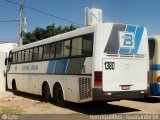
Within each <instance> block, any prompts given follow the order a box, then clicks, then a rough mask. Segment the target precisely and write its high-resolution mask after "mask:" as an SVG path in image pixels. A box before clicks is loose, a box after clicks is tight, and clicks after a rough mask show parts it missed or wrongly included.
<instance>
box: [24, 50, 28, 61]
mask: <svg viewBox="0 0 160 120" xmlns="http://www.w3.org/2000/svg"><path fill="white" fill-rule="evenodd" d="M28 60H29V49H27V50H25V59H24V61H25V62H28Z"/></svg>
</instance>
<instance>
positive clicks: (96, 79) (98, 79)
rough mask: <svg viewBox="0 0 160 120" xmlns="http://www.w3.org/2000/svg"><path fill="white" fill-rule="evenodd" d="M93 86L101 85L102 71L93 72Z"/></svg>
mask: <svg viewBox="0 0 160 120" xmlns="http://www.w3.org/2000/svg"><path fill="white" fill-rule="evenodd" d="M94 86H95V87H101V86H102V71H95V72H94Z"/></svg>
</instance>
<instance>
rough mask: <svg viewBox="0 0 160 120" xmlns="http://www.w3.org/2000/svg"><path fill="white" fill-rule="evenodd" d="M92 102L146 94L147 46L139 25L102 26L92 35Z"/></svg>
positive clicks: (145, 34)
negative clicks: (93, 38)
mask: <svg viewBox="0 0 160 120" xmlns="http://www.w3.org/2000/svg"><path fill="white" fill-rule="evenodd" d="M94 45H95V49H94V61H93V62H94V68H93V77H92V78H93V81H94V83H93V86H94V88H93V100H107V101H112V100H121V99H132V98H143V97H144V96H145V95H147V93H148V92H147V84H148V82H147V76H148V75H147V74H148V69H149V66H148V64H149V63H148V62H149V60H148V43H147V32H146V29H145V28H144V27H142V26H135V25H125V24H112V23H106V24H102V25H99V26H97V29H96V34H95V44H94Z"/></svg>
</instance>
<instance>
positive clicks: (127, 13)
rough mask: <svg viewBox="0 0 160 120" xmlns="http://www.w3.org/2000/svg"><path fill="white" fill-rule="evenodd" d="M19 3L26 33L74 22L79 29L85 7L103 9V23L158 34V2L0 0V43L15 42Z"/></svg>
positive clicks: (121, 0) (127, 0)
mask: <svg viewBox="0 0 160 120" xmlns="http://www.w3.org/2000/svg"><path fill="white" fill-rule="evenodd" d="M20 1H22V3H23V18H24V17H26V18H27V32H31V31H33V30H34V29H35V28H36V27H41V28H45V27H46V26H48V25H51V24H55V25H56V26H59V25H61V26H68V25H71V24H73V23H74V22H75V23H78V24H76V26H79V27H82V26H81V25H84V24H85V19H84V18H85V17H84V9H85V7H89V8H92V7H95V8H100V9H102V10H103V21H104V22H113V23H125V24H134V25H143V26H145V27H146V28H147V31H148V35H149V36H151V35H157V34H160V15H159V13H160V8H159V6H160V0H0V41H3V42H4V41H6V42H18V39H19V24H18V22H17V21H15V20H18V18H19V3H20ZM31 8H33V9H34V10H33V9H31ZM35 9H36V10H39V11H41V12H38V11H35ZM42 12H45V13H47V14H49V15H47V14H43V13H42ZM57 17H59V18H63V19H66V20H68V21H72V22H68V21H65V20H62V19H58V18H57Z"/></svg>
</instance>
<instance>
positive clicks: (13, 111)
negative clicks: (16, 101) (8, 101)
mask: <svg viewBox="0 0 160 120" xmlns="http://www.w3.org/2000/svg"><path fill="white" fill-rule="evenodd" d="M20 113H22V109H21V108H19V107H16V108H12V107H2V108H1V110H0V114H1V115H3V114H8V115H15V114H20Z"/></svg>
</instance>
